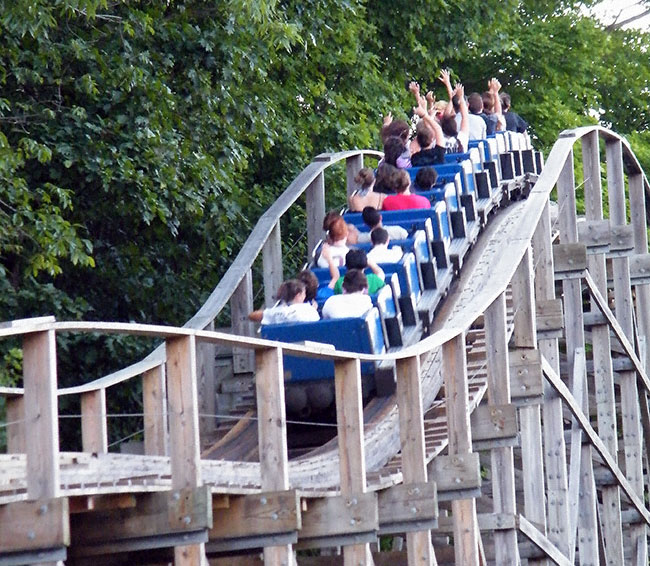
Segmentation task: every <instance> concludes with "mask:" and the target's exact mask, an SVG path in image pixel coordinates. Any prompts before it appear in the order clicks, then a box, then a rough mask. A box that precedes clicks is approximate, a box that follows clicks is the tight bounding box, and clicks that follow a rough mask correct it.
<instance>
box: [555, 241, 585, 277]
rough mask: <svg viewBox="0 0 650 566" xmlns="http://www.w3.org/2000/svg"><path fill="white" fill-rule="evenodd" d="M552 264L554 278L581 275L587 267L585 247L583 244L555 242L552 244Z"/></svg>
mask: <svg viewBox="0 0 650 566" xmlns="http://www.w3.org/2000/svg"><path fill="white" fill-rule="evenodd" d="M553 265H554V267H555V278H556V279H574V278H576V277H581V274H582V273H583V272H584V270H585V269H586V268H587V248H586V246H585V245H584V244H578V243H571V244H566V243H565V244H555V245H554V246H553Z"/></svg>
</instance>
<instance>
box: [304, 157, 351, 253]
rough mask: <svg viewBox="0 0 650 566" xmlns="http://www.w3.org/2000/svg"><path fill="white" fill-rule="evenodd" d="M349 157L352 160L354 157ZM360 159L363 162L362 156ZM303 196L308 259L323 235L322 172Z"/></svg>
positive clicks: (323, 198)
mask: <svg viewBox="0 0 650 566" xmlns="http://www.w3.org/2000/svg"><path fill="white" fill-rule="evenodd" d="M359 157H361V156H359ZM351 159H352V160H353V161H354V158H351ZM361 160H362V162H363V158H361ZM355 175H356V173H355ZM353 178H354V175H353ZM349 186H350V185H349V184H348V187H349ZM305 198H306V205H307V254H308V259H309V257H311V255H310V254H311V252H312V251H313V249H314V248H315V247H316V244H317V243H318V242H319V241H320V240H321V238H322V237H323V219H324V218H325V176H324V175H323V173H319V174H318V176H317V177H316V178H315V179H314V180H313V181H312V182H311V183H310V185H309V186H308V187H307V190H306V191H305Z"/></svg>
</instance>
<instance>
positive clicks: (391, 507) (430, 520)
mask: <svg viewBox="0 0 650 566" xmlns="http://www.w3.org/2000/svg"><path fill="white" fill-rule="evenodd" d="M377 510H378V515H379V534H380V535H383V534H393V533H403V532H407V533H408V532H413V531H416V530H419V531H422V530H423V529H422V526H421V525H423V524H425V525H430V526H433V527H435V526H437V518H438V498H437V489H436V484H435V482H427V483H415V482H411V483H408V484H401V485H396V486H393V487H391V488H388V489H386V490H383V491H380V492H379V493H378V507H377ZM412 524H414V526H412ZM425 532H426V533H427V535H429V531H428V530H427V531H425ZM414 534H417V533H414ZM422 538H425V537H422ZM426 542H428V544H429V545H430V544H431V540H430V536H427V537H426ZM416 547H417V545H416ZM417 548H418V550H419V553H418V552H417V550H416V551H415V552H416V553H415V554H413V560H414V562H415V563H416V564H422V563H424V562H426V563H427V564H428V563H431V561H429V562H427V558H426V553H427V549H426V546H425V547H424V548H421V547H417ZM408 554H409V555H411V551H410V550H409V552H408ZM423 561H424V562H423Z"/></svg>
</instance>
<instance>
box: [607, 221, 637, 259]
mask: <svg viewBox="0 0 650 566" xmlns="http://www.w3.org/2000/svg"><path fill="white" fill-rule="evenodd" d="M610 231H611V235H612V241H611V243H610V245H609V252H608V253H607V257H622V256H629V255H632V253H633V252H634V227H633V226H631V225H611V226H610Z"/></svg>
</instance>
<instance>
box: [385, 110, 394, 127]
mask: <svg viewBox="0 0 650 566" xmlns="http://www.w3.org/2000/svg"><path fill="white" fill-rule="evenodd" d="M392 122H393V113H392V112H389V113H388V114H386V115H385V116H384V117H383V123H384V126H388V125H389V124H391V123H392Z"/></svg>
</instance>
